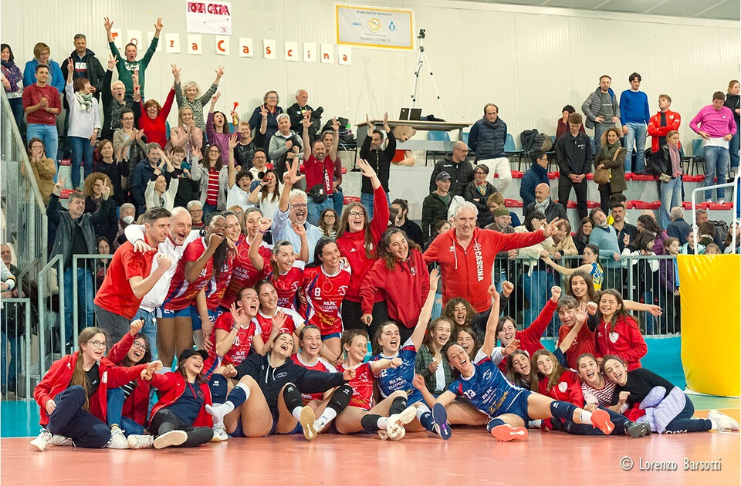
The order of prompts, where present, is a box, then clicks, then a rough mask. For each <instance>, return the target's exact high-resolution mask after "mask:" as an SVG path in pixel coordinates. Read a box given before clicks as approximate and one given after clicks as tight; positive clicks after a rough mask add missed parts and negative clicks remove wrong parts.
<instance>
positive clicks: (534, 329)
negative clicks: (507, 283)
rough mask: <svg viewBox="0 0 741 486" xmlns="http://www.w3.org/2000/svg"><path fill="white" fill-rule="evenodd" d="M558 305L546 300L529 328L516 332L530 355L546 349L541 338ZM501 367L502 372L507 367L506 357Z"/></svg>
mask: <svg viewBox="0 0 741 486" xmlns="http://www.w3.org/2000/svg"><path fill="white" fill-rule="evenodd" d="M487 295H488V294H487ZM557 305H558V304H557V303H556V302H553V300H551V299H548V302H546V304H545V307H543V310H541V311H540V314H538V317H536V318H535V321H533V323H532V324H530V326H528V328H527V329H523V330H522V331H517V332H516V333H515V339H519V340H520V349H522V350H523V351H527V352H528V354H530V356H532V355H533V354H534V353H535V351H537V350H539V349H545V347H544V346H543V344H542V343H541V342H540V338H542V337H543V333H544V332H545V330H546V328H547V327H548V323H549V322H551V319H553V313H554V312H555V311H556V306H557ZM499 369H500V370H502V373H504V371H505V370H506V369H507V360H506V359H505V360H502V362H501V363H499Z"/></svg>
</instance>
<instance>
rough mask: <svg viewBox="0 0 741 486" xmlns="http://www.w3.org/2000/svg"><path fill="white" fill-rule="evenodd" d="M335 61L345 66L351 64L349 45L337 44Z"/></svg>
mask: <svg viewBox="0 0 741 486" xmlns="http://www.w3.org/2000/svg"><path fill="white" fill-rule="evenodd" d="M337 62H339V63H340V64H342V65H346V66H349V65H350V64H352V48H351V47H350V46H337Z"/></svg>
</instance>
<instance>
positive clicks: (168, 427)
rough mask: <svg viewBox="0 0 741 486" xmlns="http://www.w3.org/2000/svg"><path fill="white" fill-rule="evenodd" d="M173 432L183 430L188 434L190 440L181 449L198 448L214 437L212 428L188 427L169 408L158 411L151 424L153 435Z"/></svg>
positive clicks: (150, 430) (150, 429)
mask: <svg viewBox="0 0 741 486" xmlns="http://www.w3.org/2000/svg"><path fill="white" fill-rule="evenodd" d="M173 430H182V431H185V432H186V433H187V434H188V439H187V440H186V441H185V442H183V444H182V445H181V446H180V447H197V446H199V445H201V444H205V443H206V442H208V441H210V440H211V439H212V438H213V436H214V431H213V430H212V429H211V427H193V426H192V425H188V424H186V423H185V422H183V421H182V420H180V418H178V416H177V415H175V414H174V413H172V411H170V410H169V409H167V408H163V409H162V410H160V411H158V412H157V413H156V414H155V415H154V417H152V422H151V423H150V424H149V432H150V433H151V434H152V435H155V436H157V435H162V434H165V433H167V432H170V431H173Z"/></svg>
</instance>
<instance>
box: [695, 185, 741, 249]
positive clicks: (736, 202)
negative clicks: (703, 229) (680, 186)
mask: <svg viewBox="0 0 741 486" xmlns="http://www.w3.org/2000/svg"><path fill="white" fill-rule="evenodd" d="M727 187H730V188H732V189H731V190H732V191H733V196H732V200H733V213H732V214H733V224H738V223H739V188H741V172H739V173H737V174H736V177H734V178H733V182H726V183H723V184H716V185H714V186H707V187H698V188H697V189H695V190H694V191H692V233H693V234H694V235H695V241H700V240H698V239H697V230H698V226H697V201H696V200H695V196H696V195H697V193H698V192H700V191H702V192H703V194H704V191H713V190H715V189H721V188H727ZM733 224H731V225H730V226H731V228H730V230H731V253H732V254H734V255H735V254H736V231H735V228H733Z"/></svg>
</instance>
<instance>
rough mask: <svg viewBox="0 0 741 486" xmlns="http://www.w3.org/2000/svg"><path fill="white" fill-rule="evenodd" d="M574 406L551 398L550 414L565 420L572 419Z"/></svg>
mask: <svg viewBox="0 0 741 486" xmlns="http://www.w3.org/2000/svg"><path fill="white" fill-rule="evenodd" d="M575 411H576V406H574V405H572V404H571V403H568V402H561V401H558V400H553V401H552V402H551V415H552V416H553V417H558V418H562V419H566V420H573V417H574V412H575Z"/></svg>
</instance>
